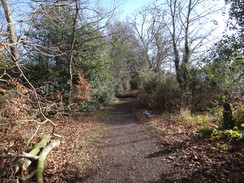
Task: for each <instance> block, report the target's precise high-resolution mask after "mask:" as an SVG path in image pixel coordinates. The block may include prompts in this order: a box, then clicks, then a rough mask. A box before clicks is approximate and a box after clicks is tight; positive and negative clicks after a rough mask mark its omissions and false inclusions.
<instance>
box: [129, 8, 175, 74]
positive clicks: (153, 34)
mask: <svg viewBox="0 0 244 183" xmlns="http://www.w3.org/2000/svg"><path fill="white" fill-rule="evenodd" d="M131 25H132V28H133V30H134V33H135V35H136V36H137V38H138V40H139V41H140V43H141V45H142V48H143V50H144V54H143V55H144V57H145V60H146V61H147V63H148V67H149V69H150V70H154V71H157V72H158V71H160V70H162V68H161V67H163V65H164V64H165V63H166V62H167V61H168V60H167V57H168V56H169V55H170V53H171V51H170V45H169V43H170V42H169V39H168V35H167V31H166V25H165V23H164V22H163V19H162V17H160V16H158V12H157V11H155V10H154V9H153V8H151V7H144V9H143V10H140V11H139V12H138V13H136V14H135V15H134V18H133V19H132V20H131Z"/></svg>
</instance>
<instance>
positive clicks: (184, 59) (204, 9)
mask: <svg viewBox="0 0 244 183" xmlns="http://www.w3.org/2000/svg"><path fill="white" fill-rule="evenodd" d="M206 3H208V5H207V4H206ZM155 9H156V10H157V11H158V14H159V15H161V17H162V18H163V20H164V24H165V25H166V26H167V28H168V31H169V33H170V36H171V45H172V48H173V55H174V56H173V57H174V64H175V71H176V75H177V81H178V82H179V83H180V85H181V86H182V87H187V85H188V82H189V71H188V70H189V66H190V64H191V58H192V55H193V54H194V52H196V51H197V49H198V48H199V47H200V46H201V45H202V44H203V43H204V41H205V40H206V39H207V38H208V36H209V35H210V34H211V33H212V31H213V28H210V29H207V28H206V26H205V27H204V24H207V23H209V22H210V20H211V19H210V16H212V14H213V13H215V12H216V11H218V10H219V9H218V8H217V6H216V3H210V2H209V1H208V2H206V1H204V0H183V1H182V0H167V1H166V4H163V5H161V6H160V5H159V6H155ZM167 15H169V16H167Z"/></svg>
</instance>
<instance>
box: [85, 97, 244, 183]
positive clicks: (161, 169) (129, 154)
mask: <svg viewBox="0 0 244 183" xmlns="http://www.w3.org/2000/svg"><path fill="white" fill-rule="evenodd" d="M145 114H146V113H145V111H144V112H143V111H138V109H136V107H135V99H134V98H131V97H128V96H127V97H121V98H120V99H119V102H118V103H117V104H114V105H113V107H112V110H111V112H110V115H109V117H108V118H107V124H106V128H105V131H104V134H103V136H102V138H101V142H100V145H99V146H98V153H97V155H96V157H98V158H97V159H96V160H95V163H93V164H96V165H97V166H96V167H95V168H94V167H93V171H91V173H90V174H89V175H88V176H87V177H86V179H85V180H84V182H85V183H138V182H140V183H168V182H172V183H173V182H179V183H181V182H182V183H183V182H184V183H186V182H189V183H190V182H193V183H194V182H195V183H198V182H199V183H200V182H201V183H202V182H221V183H224V182H233V183H241V182H243V180H244V171H243V170H244V166H243V164H242V165H240V164H239V165H238V162H235V160H236V159H235V160H233V157H234V156H233V154H227V153H225V152H222V151H219V150H216V149H213V148H212V146H211V144H210V143H208V140H207V139H200V140H199V139H193V138H192V136H191V134H192V132H191V129H187V128H185V127H183V126H180V125H177V122H175V121H172V120H171V119H170V118H169V117H167V116H165V115H160V116H157V115H155V116H153V115H147V114H146V115H145ZM235 157H239V158H240V159H242V160H243V155H242V154H238V152H237V154H235ZM240 159H238V160H240ZM227 160H228V161H227ZM241 162H242V163H243V161H241ZM239 163H240V162H239Z"/></svg>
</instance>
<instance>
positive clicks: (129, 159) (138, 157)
mask: <svg viewBox="0 0 244 183" xmlns="http://www.w3.org/2000/svg"><path fill="white" fill-rule="evenodd" d="M130 102H133V98H121V99H120V102H119V103H118V104H116V105H114V107H113V110H112V113H111V115H110V117H109V119H108V121H109V124H108V126H107V128H106V131H105V133H104V136H103V138H102V142H101V145H100V147H99V155H98V157H99V159H100V160H101V162H100V168H98V170H96V171H94V173H93V174H92V175H90V176H89V178H88V179H87V180H86V181H85V182H86V183H157V182H158V183H159V182H162V183H163V182H168V181H167V180H166V177H165V179H164V175H166V174H168V173H169V171H170V169H171V168H170V165H169V164H167V163H166V162H165V161H163V160H162V159H163V157H162V156H154V155H155V154H157V152H158V151H159V150H158V149H157V145H156V140H155V138H154V137H153V135H152V134H151V132H150V130H148V128H147V127H146V126H145V125H143V124H141V123H139V122H138V121H137V119H136V117H135V116H134V115H133V113H132V112H131V109H130V106H131V105H130Z"/></svg>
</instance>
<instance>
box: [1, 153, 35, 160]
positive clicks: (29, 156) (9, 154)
mask: <svg viewBox="0 0 244 183" xmlns="http://www.w3.org/2000/svg"><path fill="white" fill-rule="evenodd" d="M0 158H14V159H20V158H29V159H35V160H37V159H38V158H39V156H35V155H33V154H30V153H25V152H21V153H15V154H14V153H8V154H7V155H3V156H0Z"/></svg>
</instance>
